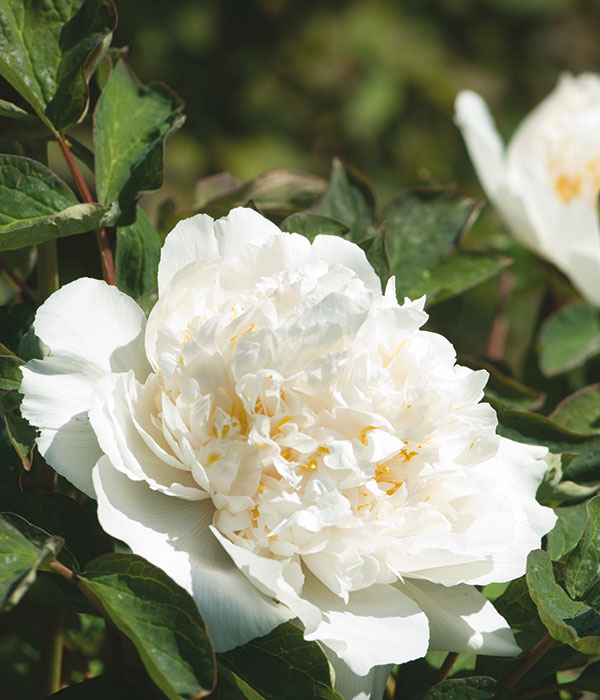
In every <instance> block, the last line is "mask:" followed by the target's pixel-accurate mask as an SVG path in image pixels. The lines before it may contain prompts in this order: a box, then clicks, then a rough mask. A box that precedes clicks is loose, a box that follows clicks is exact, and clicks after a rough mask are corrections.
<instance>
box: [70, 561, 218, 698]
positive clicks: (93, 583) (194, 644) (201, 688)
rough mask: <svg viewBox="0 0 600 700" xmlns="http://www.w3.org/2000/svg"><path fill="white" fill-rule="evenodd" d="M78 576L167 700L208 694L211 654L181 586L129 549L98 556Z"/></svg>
mask: <svg viewBox="0 0 600 700" xmlns="http://www.w3.org/2000/svg"><path fill="white" fill-rule="evenodd" d="M79 581H80V584H81V586H83V587H84V588H86V589H87V590H88V591H90V592H91V593H93V594H94V595H95V596H96V597H97V598H98V600H99V601H100V603H101V604H102V606H103V608H104V610H105V612H106V614H107V616H108V617H109V618H110V620H111V621H112V623H113V624H114V625H115V626H116V627H117V629H118V630H119V631H120V632H121V633H122V634H124V635H125V636H126V637H128V638H129V639H130V640H131V641H132V642H133V644H134V645H135V647H136V649H137V651H138V653H139V655H140V658H141V660H142V662H143V664H144V666H145V667H146V670H147V671H148V673H149V675H150V677H151V678H152V680H153V681H154V682H155V683H156V685H157V686H158V687H159V688H160V689H161V691H162V692H163V693H164V694H165V695H166V696H167V697H168V698H169V699H170V700H180V699H181V698H183V699H188V698H189V699H190V700H191V699H192V698H194V699H195V698H201V697H205V696H207V695H209V694H210V692H211V690H212V688H213V687H214V684H215V674H216V666H215V659H214V654H213V651H212V647H211V644H210V641H209V639H208V635H207V633H206V629H205V626H204V622H203V620H202V618H201V617H200V613H199V612H198V608H197V607H196V604H195V603H194V601H193V599H192V598H191V596H190V595H189V594H188V593H187V592H186V591H185V590H184V589H183V588H181V587H180V586H178V585H177V584H176V583H175V582H174V581H172V580H171V579H170V578H169V577H168V576H167V575H166V574H165V573H164V572H162V571H161V570H160V569H158V568H157V567H156V566H153V565H152V564H150V563H148V562H147V561H145V560H144V559H142V558H141V557H138V556H136V555H133V554H106V555H104V556H102V557H99V558H98V559H95V560H94V561H92V562H91V563H90V564H89V565H88V568H87V570H86V571H85V573H84V576H82V577H81V578H80V579H79Z"/></svg>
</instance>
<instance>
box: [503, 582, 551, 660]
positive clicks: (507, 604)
mask: <svg viewBox="0 0 600 700" xmlns="http://www.w3.org/2000/svg"><path fill="white" fill-rule="evenodd" d="M494 607H495V608H496V610H497V611H498V612H499V613H500V614H501V615H502V617H504V618H505V619H506V620H507V622H508V623H509V625H510V628H511V630H512V631H513V633H514V635H515V641H516V642H517V644H518V645H519V646H520V647H521V649H523V650H524V651H526V650H528V649H531V648H532V647H534V646H535V645H536V644H537V643H538V642H539V641H540V639H541V638H542V637H543V636H544V635H545V634H546V628H545V627H544V625H543V624H542V622H541V620H540V618H539V615H538V613H537V608H536V607H535V603H534V602H533V600H531V596H530V595H529V589H528V587H527V581H526V580H525V576H521V578H518V579H515V580H514V581H511V582H510V583H509V584H508V586H507V588H506V590H505V591H504V593H502V595H501V596H499V597H498V598H496V599H495V600H494Z"/></svg>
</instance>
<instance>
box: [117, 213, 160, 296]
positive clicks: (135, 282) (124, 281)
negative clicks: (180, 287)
mask: <svg viewBox="0 0 600 700" xmlns="http://www.w3.org/2000/svg"><path fill="white" fill-rule="evenodd" d="M160 248H161V240H160V237H159V235H158V233H156V229H155V228H154V226H152V224H151V223H150V220H149V219H148V217H147V216H146V214H145V213H144V210H143V209H141V208H140V207H138V209H137V217H136V220H135V222H134V223H133V224H131V226H122V227H119V228H117V254H116V259H115V273H116V277H117V286H118V287H119V289H120V290H121V291H123V292H125V293H126V294H129V296H132V297H133V298H134V299H137V297H140V296H142V295H143V294H147V293H148V292H152V291H154V290H155V289H156V284H157V282H156V280H157V274H158V261H159V259H160Z"/></svg>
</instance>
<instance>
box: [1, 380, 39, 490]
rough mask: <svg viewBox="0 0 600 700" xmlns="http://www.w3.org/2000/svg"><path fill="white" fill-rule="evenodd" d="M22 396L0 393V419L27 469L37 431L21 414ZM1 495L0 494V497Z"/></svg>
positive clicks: (12, 393)
mask: <svg viewBox="0 0 600 700" xmlns="http://www.w3.org/2000/svg"><path fill="white" fill-rule="evenodd" d="M22 400H23V397H22V396H21V395H20V394H17V393H16V392H11V393H9V394H4V395H2V394H0V418H1V419H2V421H3V423H4V425H5V427H6V433H7V435H8V439H9V441H10V444H11V445H12V446H13V448H14V450H15V452H16V453H17V455H18V456H19V459H20V460H21V464H22V465H23V468H24V469H27V470H29V469H30V467H31V462H32V459H33V450H34V447H35V438H36V436H37V432H36V430H35V428H34V427H33V426H32V425H30V424H29V423H28V422H27V421H26V420H25V418H23V416H22V415H21V401H22ZM1 498H2V496H0V499H1Z"/></svg>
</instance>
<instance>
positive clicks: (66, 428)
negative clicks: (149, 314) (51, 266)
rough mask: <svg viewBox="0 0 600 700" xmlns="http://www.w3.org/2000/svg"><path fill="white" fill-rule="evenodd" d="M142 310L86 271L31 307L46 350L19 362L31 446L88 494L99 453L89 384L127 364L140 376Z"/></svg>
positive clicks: (144, 364)
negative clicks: (32, 431)
mask: <svg viewBox="0 0 600 700" xmlns="http://www.w3.org/2000/svg"><path fill="white" fill-rule="evenodd" d="M145 323H146V319H145V316H144V313H143V312H142V310H141V309H140V308H139V307H138V306H137V304H136V303H135V302H134V301H133V300H132V299H131V298H130V297H128V296H127V295H125V294H122V293H121V292H119V291H118V290H117V289H116V288H115V287H109V286H108V285H107V284H105V283H104V282H100V281H99V280H92V279H85V278H84V279H80V280H77V281H76V282H72V283H71V284H68V285H66V286H64V287H63V288H62V289H60V290H59V291H58V292H56V293H55V294H53V295H52V296H51V297H50V298H49V299H48V300H47V301H46V303H45V304H44V305H43V306H41V307H40V308H39V309H38V312H37V314H36V319H35V323H34V329H35V332H36V334H37V335H38V336H39V337H40V338H41V340H42V341H43V342H44V343H45V344H46V345H47V346H48V347H49V349H50V353H51V354H50V357H47V358H45V359H44V360H32V361H31V362H28V363H27V365H26V366H25V367H24V368H23V382H22V384H21V389H20V391H21V393H22V394H23V397H24V398H23V403H22V406H21V411H22V413H23V415H24V416H25V417H26V418H27V419H28V420H29V421H30V422H31V423H32V424H33V425H35V426H36V427H38V428H39V429H40V437H39V438H38V448H39V450H40V452H41V454H42V455H43V456H44V457H45V458H46V460H47V461H48V463H49V464H51V465H52V466H53V467H54V468H55V469H56V471H58V472H59V474H62V475H63V476H64V477H66V478H67V479H69V481H71V482H72V483H73V484H74V485H75V486H76V487H77V488H79V489H80V490H82V491H84V492H85V493H86V494H88V495H89V496H92V497H93V495H94V489H93V485H92V468H93V466H94V464H95V463H96V461H97V460H98V458H99V457H100V454H101V452H100V448H99V447H98V442H97V440H96V436H95V434H94V432H93V430H92V429H91V427H90V425H89V421H88V415H87V414H88V409H89V406H90V400H91V395H92V393H93V390H94V386H95V385H96V383H97V382H98V381H99V379H100V378H101V377H103V376H104V375H106V374H108V373H110V372H120V371H125V370H128V369H130V368H131V369H133V370H134V371H135V372H136V373H137V375H138V377H140V378H141V379H143V378H144V377H145V376H146V374H147V373H148V370H149V366H148V363H147V361H146V357H145V353H144V348H143V332H144V327H145Z"/></svg>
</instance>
